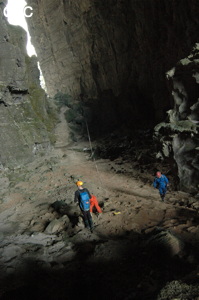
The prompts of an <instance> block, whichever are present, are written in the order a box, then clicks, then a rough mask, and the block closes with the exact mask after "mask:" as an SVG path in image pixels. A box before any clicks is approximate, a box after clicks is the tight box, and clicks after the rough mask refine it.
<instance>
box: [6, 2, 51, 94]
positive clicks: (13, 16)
mask: <svg viewBox="0 0 199 300" xmlns="http://www.w3.org/2000/svg"><path fill="white" fill-rule="evenodd" d="M26 6H27V3H26V1H25V0H17V1H16V0H8V3H7V6H6V17H7V19H8V22H9V23H10V24H11V25H16V26H21V27H22V28H23V29H25V31H26V32H27V45H26V50H27V54H28V56H30V57H31V56H32V55H35V56H37V54H36V51H35V48H34V46H33V45H32V44H31V37H30V33H29V31H28V26H27V22H26V18H25V14H24V8H25V7H26ZM38 69H39V71H40V84H41V87H42V88H43V89H44V90H45V91H46V85H45V81H44V77H43V75H42V72H41V68H40V65H39V62H38Z"/></svg>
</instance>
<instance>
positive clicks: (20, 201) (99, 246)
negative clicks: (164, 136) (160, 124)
mask: <svg viewBox="0 0 199 300" xmlns="http://www.w3.org/2000/svg"><path fill="white" fill-rule="evenodd" d="M103 145H104V144H101V142H99V144H98V145H97V142H96V144H94V146H93V147H94V149H97V148H101V149H104V148H103ZM118 145H119V141H118ZM122 145H123V144H122V143H121V148H122ZM104 147H105V146H104ZM105 148H106V147H105ZM85 149H87V150H85ZM88 149H89V144H88V142H79V143H74V144H72V145H69V146H68V147H67V148H66V147H63V148H61V149H60V148H57V149H55V150H54V151H53V152H52V153H51V154H50V155H48V156H45V157H43V158H38V159H37V160H35V161H34V162H33V163H30V164H28V165H26V166H24V167H21V168H19V169H14V170H11V169H7V170H5V169H4V170H3V169H2V170H1V174H0V177H1V180H4V181H5V182H6V185H5V187H4V189H3V190H2V191H1V204H0V228H1V233H0V245H1V248H0V266H1V272H0V277H1V284H0V297H1V299H19V298H20V299H27V298H29V299H66V298H67V299H78V298H79V297H80V295H81V297H83V296H84V297H88V298H93V299H102V298H103V299H111V298H112V299H137V300H138V299H139V300H140V299H151V300H152V299H153V300H154V299H158V300H163V299H187V300H188V299H194V300H196V299H198V296H199V286H198V272H199V270H198V247H199V225H198V224H199V222H198V221H199V216H198V196H197V195H195V196H193V195H190V194H188V193H185V192H179V191H177V190H175V189H173V188H170V190H169V191H168V193H167V195H166V200H165V202H160V199H159V194H158V191H157V190H154V189H153V188H152V186H151V184H152V181H153V175H154V174H153V172H150V171H149V170H150V169H151V170H152V169H155V168H156V167H157V165H153V164H152V163H151V166H150V168H149V164H150V163H149V162H148V160H147V159H146V166H148V169H146V170H147V171H145V172H142V169H143V168H144V158H143V162H142V166H141V165H140V163H139V160H138V158H139V157H137V166H139V167H137V168H135V158H134V160H133V159H132V160H130V161H129V160H128V159H127V157H126V159H125V160H122V159H121V157H115V156H113V157H111V155H110V157H109V158H108V159H105V158H100V157H98V158H97V157H95V159H94V158H91V153H90V152H89V151H88ZM105 150H107V151H110V149H109V147H107V148H106V149H104V150H103V151H104V152H105ZM103 151H102V153H103ZM143 157H144V156H143ZM146 157H147V155H146ZM160 166H161V164H160V165H159V167H160ZM166 167H168V165H167V166H165V168H166ZM119 171H121V172H119ZM168 177H169V179H170V182H171V183H172V177H170V176H169V175H168ZM80 178H81V179H82V180H83V181H84V183H85V186H86V187H87V188H88V189H89V190H90V191H91V193H93V194H94V195H96V196H97V198H98V201H99V204H100V206H101V207H102V210H103V213H102V214H100V215H97V213H96V212H94V213H93V221H94V224H95V228H94V232H93V233H91V232H90V231H88V230H87V229H85V228H84V224H83V220H82V217H81V214H80V211H79V208H78V206H77V205H76V204H74V202H73V196H74V192H75V190H76V186H75V184H74V182H75V180H77V179H80ZM171 186H172V185H171Z"/></svg>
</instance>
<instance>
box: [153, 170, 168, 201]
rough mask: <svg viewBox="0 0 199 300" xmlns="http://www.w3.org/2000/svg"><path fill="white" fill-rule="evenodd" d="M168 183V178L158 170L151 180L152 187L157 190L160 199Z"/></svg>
mask: <svg viewBox="0 0 199 300" xmlns="http://www.w3.org/2000/svg"><path fill="white" fill-rule="evenodd" d="M168 184H169V180H168V178H167V177H166V176H165V175H163V174H161V172H159V171H158V172H157V173H156V177H155V179H154V181H153V187H154V188H156V189H158V190H159V193H160V197H161V199H162V201H164V198H165V195H166V192H167V186H168Z"/></svg>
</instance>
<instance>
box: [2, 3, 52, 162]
mask: <svg viewBox="0 0 199 300" xmlns="http://www.w3.org/2000/svg"><path fill="white" fill-rule="evenodd" d="M3 8H4V5H3V3H1V6H0V28H1V30H0V43H1V46H0V48H1V49H0V74H1V76H0V126H1V128H0V141H1V143H0V165H1V167H11V166H12V167H13V166H18V165H20V164H23V163H26V162H28V161H31V160H32V159H34V158H35V155H36V154H37V153H38V152H41V151H44V152H46V151H47V149H48V148H49V147H50V145H51V144H52V142H53V132H52V129H53V122H54V120H53V119H50V117H51V116H49V115H48V111H49V106H48V103H47V98H46V95H45V93H44V91H43V90H42V89H41V87H40V84H39V71H38V69H37V61H36V58H35V57H32V58H29V57H28V56H27V54H26V32H25V31H24V30H23V29H22V28H20V27H16V26H12V25H10V24H8V23H7V20H6V18H5V17H4V16H3V13H2V10H3Z"/></svg>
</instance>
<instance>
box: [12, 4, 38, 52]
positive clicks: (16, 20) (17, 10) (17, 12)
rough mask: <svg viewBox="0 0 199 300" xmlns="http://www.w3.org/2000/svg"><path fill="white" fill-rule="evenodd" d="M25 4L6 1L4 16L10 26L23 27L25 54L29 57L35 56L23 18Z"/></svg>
mask: <svg viewBox="0 0 199 300" xmlns="http://www.w3.org/2000/svg"><path fill="white" fill-rule="evenodd" d="M26 5H27V3H26V1H24V0H8V4H7V9H6V15H7V18H8V22H9V23H10V24H12V25H19V26H21V27H23V28H24V29H25V30H26V32H27V46H26V49H27V53H28V55H29V56H32V55H36V52H35V48H34V47H33V45H32V44H31V40H30V34H29V32H28V26H27V23H26V18H25V16H24V8H25V7H26Z"/></svg>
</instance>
